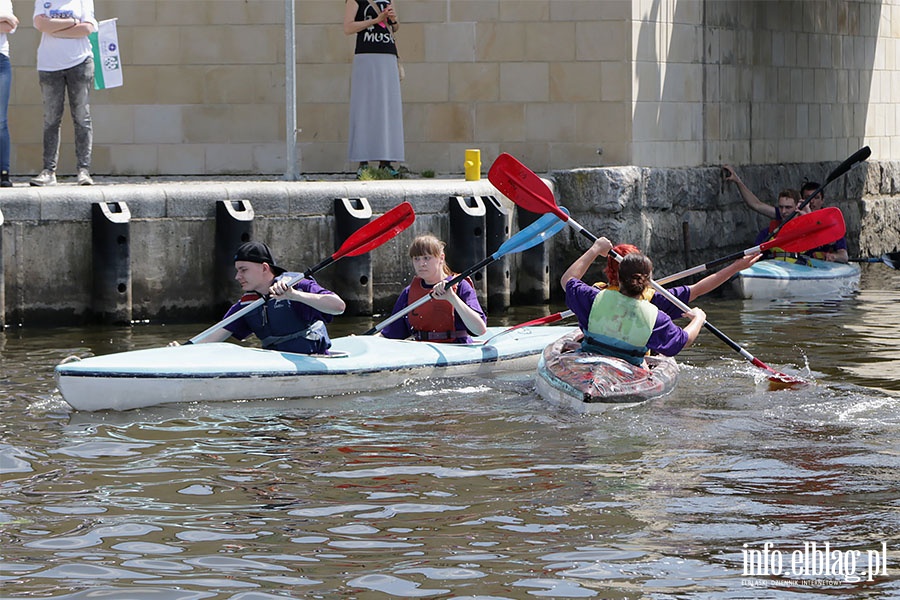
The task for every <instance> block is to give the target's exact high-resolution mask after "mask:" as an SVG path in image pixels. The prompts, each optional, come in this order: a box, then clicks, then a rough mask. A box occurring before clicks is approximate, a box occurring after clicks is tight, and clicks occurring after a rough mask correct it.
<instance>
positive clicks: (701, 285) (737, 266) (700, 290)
mask: <svg viewBox="0 0 900 600" xmlns="http://www.w3.org/2000/svg"><path fill="white" fill-rule="evenodd" d="M760 258H762V254H760V253H759V252H757V253H756V254H751V255H750V256H745V257H744V258H740V259H738V260H736V261H734V262H733V263H731V264H730V265H728V266H727V267H725V268H724V269H722V270H721V271H717V272H715V273H713V274H712V275H709V276H707V277H704V278H703V279H701V280H700V281H698V282H697V283H695V284H694V285H692V286H689V289H690V290H691V297H690V300H688V302H693V301H694V300H695V299H697V298H699V297H700V296H702V295H704V294H708V293H709V292H711V291H713V290H714V289H716V288H717V287H719V286H720V285H722V284H723V283H725V282H726V281H728V280H729V279H731V277H732V276H733V275H734V274H735V273H738V272H739V271H743V270H744V269H746V268H747V267H749V266H751V265H753V264H754V263H756V261H758V260H759V259H760Z"/></svg>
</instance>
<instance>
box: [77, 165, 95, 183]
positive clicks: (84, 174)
mask: <svg viewBox="0 0 900 600" xmlns="http://www.w3.org/2000/svg"><path fill="white" fill-rule="evenodd" d="M77 182H78V185H94V180H93V179H91V173H90V171H88V170H87V169H85V168H81V169H78V180H77Z"/></svg>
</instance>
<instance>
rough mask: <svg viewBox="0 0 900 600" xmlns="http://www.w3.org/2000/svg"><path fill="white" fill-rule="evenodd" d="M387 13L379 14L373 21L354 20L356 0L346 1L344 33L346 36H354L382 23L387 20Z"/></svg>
mask: <svg viewBox="0 0 900 600" xmlns="http://www.w3.org/2000/svg"><path fill="white" fill-rule="evenodd" d="M388 14H389V13H388V11H384V12H382V13H380V14H379V15H378V16H377V17H375V18H374V19H366V20H364V21H357V20H356V0H347V4H346V5H345V6H344V33H345V34H346V35H356V34H357V33H359V32H360V31H364V30H366V29H368V28H369V27H372V26H373V25H378V24H379V23H383V22H384V20H385V19H387V18H388Z"/></svg>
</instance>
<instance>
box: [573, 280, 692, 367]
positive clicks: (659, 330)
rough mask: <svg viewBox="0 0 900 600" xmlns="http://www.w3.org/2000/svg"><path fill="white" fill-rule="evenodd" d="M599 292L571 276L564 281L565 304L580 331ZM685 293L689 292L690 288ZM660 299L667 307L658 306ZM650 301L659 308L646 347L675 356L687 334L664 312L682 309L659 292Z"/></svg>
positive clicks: (583, 329) (679, 314) (585, 329)
mask: <svg viewBox="0 0 900 600" xmlns="http://www.w3.org/2000/svg"><path fill="white" fill-rule="evenodd" d="M679 288H684V289H686V290H687V288H686V287H685V286H679ZM599 293H600V290H598V289H597V288H595V287H594V286H591V285H588V284H586V283H584V282H583V281H581V280H579V279H574V278H573V279H570V280H569V281H568V283H566V306H568V307H569V310H571V311H572V312H573V313H575V316H576V317H577V318H578V325H579V326H580V327H581V330H582V331H587V324H588V317H589V316H590V314H591V307H592V306H593V305H594V298H596V297H597V294H599ZM615 293H618V292H615ZM687 293H688V294H690V290H688V292H687ZM657 297H659V300H657ZM660 301H662V302H663V303H665V304H664V305H668V308H663V307H661V306H659V303H660ZM652 303H653V304H654V305H655V306H656V307H657V308H659V309H660V310H659V313H658V314H657V315H656V323H655V324H654V325H653V333H651V334H650V339H649V340H647V347H648V348H650V349H651V350H655V351H656V352H659V353H660V354H663V355H665V356H675V355H676V354H678V353H679V352H681V351H682V350H683V349H684V345H685V344H686V343H687V341H688V334H687V333H685V331H684V329H682V328H681V327H679V326H678V325H676V324H675V323H673V322H672V319H671V318H670V317H669V315H668V314H666V313H667V309H670V308H675V310H677V311H678V316H681V314H682V311H681V310H680V309H678V308H677V307H675V306H674V305H673V304H671V303H670V302H669V301H668V300H666V299H665V298H663V297H662V295H661V294H654V295H653V301H652Z"/></svg>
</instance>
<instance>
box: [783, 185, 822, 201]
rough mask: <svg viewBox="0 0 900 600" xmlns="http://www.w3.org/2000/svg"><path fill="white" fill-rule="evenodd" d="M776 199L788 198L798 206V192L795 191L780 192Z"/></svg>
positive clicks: (790, 189) (791, 189)
mask: <svg viewBox="0 0 900 600" xmlns="http://www.w3.org/2000/svg"><path fill="white" fill-rule="evenodd" d="M816 187H819V186H816ZM778 197H779V198H790V199H791V200H793V201H794V202H796V203H797V204H800V192H798V191H797V190H795V189H793V188H788V189H785V190H781V191H780V192H778Z"/></svg>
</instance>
